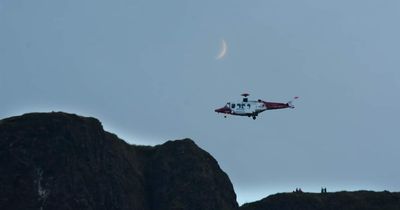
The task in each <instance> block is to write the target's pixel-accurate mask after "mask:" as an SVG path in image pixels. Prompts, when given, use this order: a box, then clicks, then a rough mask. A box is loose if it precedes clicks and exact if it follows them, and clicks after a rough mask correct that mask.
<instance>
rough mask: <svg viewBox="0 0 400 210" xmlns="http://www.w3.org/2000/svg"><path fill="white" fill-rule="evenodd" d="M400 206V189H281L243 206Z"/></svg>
mask: <svg viewBox="0 0 400 210" xmlns="http://www.w3.org/2000/svg"><path fill="white" fill-rule="evenodd" d="M338 209H340V210H399V209H400V193H390V192H371V191H357V192H335V193H280V194H275V195H271V196H268V197H267V198H264V199H262V200H260V201H257V202H253V203H248V204H244V205H243V206H241V207H240V210H338Z"/></svg>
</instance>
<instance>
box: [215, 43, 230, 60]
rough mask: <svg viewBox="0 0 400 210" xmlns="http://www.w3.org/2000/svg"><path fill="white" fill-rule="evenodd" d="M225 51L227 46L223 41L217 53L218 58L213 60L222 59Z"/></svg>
mask: <svg viewBox="0 0 400 210" xmlns="http://www.w3.org/2000/svg"><path fill="white" fill-rule="evenodd" d="M227 51H228V45H227V44H226V41H225V40H224V39H223V40H222V46H221V51H220V52H219V54H218V56H217V57H216V58H215V59H217V60H220V59H222V58H224V57H225V55H226V52H227Z"/></svg>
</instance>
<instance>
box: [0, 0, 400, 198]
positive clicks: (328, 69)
mask: <svg viewBox="0 0 400 210" xmlns="http://www.w3.org/2000/svg"><path fill="white" fill-rule="evenodd" d="M399 11H400V1H397V0H385V1H376V0H354V1H345V0H337V1H327V0H303V1H297V0H252V1H243V0H203V1H191V0H185V1H183V0H170V1H154V0H131V1H129V0H116V1H106V0H70V1H64V0H35V1H30V0H0V96H1V98H2V100H1V103H0V118H6V117H10V116H15V115H20V114H23V113H27V112H49V111H64V112H69V113H77V114H79V115H83V116H92V117H96V118H98V119H99V120H100V121H102V123H103V126H104V128H105V129H106V130H108V131H110V132H113V133H116V134H117V135H118V136H119V137H120V138H122V139H124V140H126V141H127V142H128V143H130V144H140V145H156V144H162V143H164V142H165V141H167V140H173V139H182V138H191V139H193V140H194V141H195V142H196V144H197V145H199V146H200V147H201V148H203V149H205V150H206V151H208V152H209V153H210V154H211V155H213V157H214V158H215V159H216V160H217V161H218V163H219V164H220V166H221V168H222V169H223V170H224V171H225V172H226V173H227V174H228V175H229V177H230V179H231V181H232V183H233V185H234V188H235V191H236V194H237V197H238V202H239V203H240V204H242V203H244V202H251V201H255V200H258V199H260V198H263V197H265V196H267V195H270V194H274V193H277V192H291V191H293V190H294V189H295V188H298V187H300V188H302V190H303V191H309V192H318V191H320V189H321V187H326V188H327V190H328V191H341V190H361V189H363V190H376V191H381V190H389V191H400V180H399V177H400V167H398V160H399V159H400V153H399V148H400V142H399V141H398V140H399V137H398V136H399V117H400V109H398V105H399V104H400V97H399V96H400V94H399V90H400V71H399V67H400V59H399V49H400V41H399V37H400V28H399V27H398V20H400V12H399ZM222 40H225V41H226V43H227V46H228V50H227V54H226V55H225V56H224V58H223V59H219V60H217V59H215V58H216V56H217V55H218V53H219V52H220V50H221V49H220V48H221V44H222ZM244 92H248V93H250V94H251V95H250V99H263V100H266V101H273V102H286V101H289V100H290V99H291V98H292V97H293V96H299V97H300V99H299V100H297V101H296V103H295V106H296V108H295V109H290V110H289V109H285V110H273V111H267V112H264V113H262V114H261V115H260V116H259V117H258V118H257V120H252V119H250V118H247V117H237V116H232V117H228V118H226V119H225V118H224V117H223V115H220V114H217V113H215V112H214V109H216V108H219V107H221V106H223V105H224V104H225V103H226V102H228V101H235V100H241V96H240V94H241V93H244Z"/></svg>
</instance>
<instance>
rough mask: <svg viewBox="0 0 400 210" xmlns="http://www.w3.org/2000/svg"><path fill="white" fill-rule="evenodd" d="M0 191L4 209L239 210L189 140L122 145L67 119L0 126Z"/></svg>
mask: <svg viewBox="0 0 400 210" xmlns="http://www.w3.org/2000/svg"><path fill="white" fill-rule="evenodd" d="M0 186H1V189H0V209H8V210H10V209H59V210H69V209H93V210H94V209H96V210H101V209H107V210H111V209H136V210H169V209H171V210H172V209H176V210H178V209H182V210H183V209H187V210H231V209H236V208H237V203H236V195H235V193H234V191H233V187H232V184H231V182H230V180H229V178H228V176H227V175H226V174H225V173H224V172H223V171H222V170H221V169H220V168H219V166H218V163H217V162H216V161H215V159H214V158H213V157H212V156H211V155H209V154H208V153H207V152H205V151H204V150H202V149H200V148H199V147H198V146H196V144H195V143H194V142H193V141H191V140H189V139H186V140H180V141H169V142H167V143H165V144H163V145H159V146H155V147H149V146H133V145H128V144H126V143H125V142H124V141H122V140H120V139H119V138H118V137H117V136H115V135H114V134H111V133H108V132H105V131H104V130H103V128H102V126H101V123H100V122H99V121H98V120H96V119H94V118H86V117H80V116H77V115H73V114H66V113H32V114H25V115H22V116H18V117H12V118H8V119H4V120H1V121H0Z"/></svg>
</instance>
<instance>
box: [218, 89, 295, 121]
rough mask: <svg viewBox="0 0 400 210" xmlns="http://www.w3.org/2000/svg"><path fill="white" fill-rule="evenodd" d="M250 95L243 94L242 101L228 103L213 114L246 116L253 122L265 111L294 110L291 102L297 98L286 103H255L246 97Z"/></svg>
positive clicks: (257, 101)
mask: <svg viewBox="0 0 400 210" xmlns="http://www.w3.org/2000/svg"><path fill="white" fill-rule="evenodd" d="M249 95H250V94H248V93H243V94H241V96H243V100H242V101H240V102H228V103H226V105H225V106H224V107H221V108H218V109H215V112H217V113H222V114H224V117H225V118H226V116H227V115H228V114H230V115H237V116H247V117H252V118H253V119H254V120H255V119H256V118H257V116H258V114H260V113H261V112H264V111H266V110H274V109H286V108H291V109H294V106H293V101H294V100H296V99H298V98H299V97H298V96H296V97H294V98H293V100H291V101H289V102H287V103H281V102H267V101H263V100H261V99H258V100H256V101H250V100H249V99H248V96H249Z"/></svg>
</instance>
